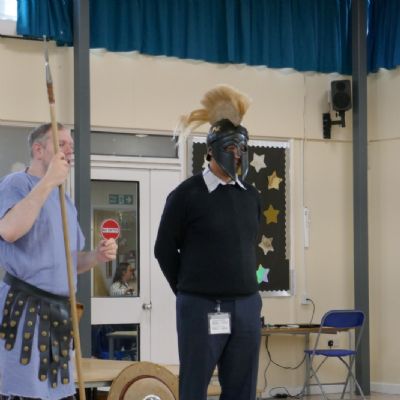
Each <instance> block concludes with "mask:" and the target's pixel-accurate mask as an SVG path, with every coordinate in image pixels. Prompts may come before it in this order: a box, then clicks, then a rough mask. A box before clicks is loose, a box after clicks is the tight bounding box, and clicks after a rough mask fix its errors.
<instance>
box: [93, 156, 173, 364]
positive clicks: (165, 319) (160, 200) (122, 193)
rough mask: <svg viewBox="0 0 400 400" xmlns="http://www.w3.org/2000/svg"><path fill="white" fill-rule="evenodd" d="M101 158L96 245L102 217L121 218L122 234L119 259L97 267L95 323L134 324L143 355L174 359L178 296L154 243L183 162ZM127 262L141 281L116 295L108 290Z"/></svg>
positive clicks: (96, 166)
mask: <svg viewBox="0 0 400 400" xmlns="http://www.w3.org/2000/svg"><path fill="white" fill-rule="evenodd" d="M98 158H99V160H97V161H96V159H94V160H93V158H92V167H91V180H92V187H91V192H92V196H91V197H92V198H91V200H92V201H91V203H92V235H91V237H92V245H93V246H95V244H96V241H98V240H99V239H100V229H99V225H100V224H101V221H102V220H103V219H107V218H112V219H116V220H118V222H119V224H120V226H121V236H120V238H119V239H118V242H119V253H118V256H117V260H116V261H114V262H112V263H107V264H105V265H101V266H98V267H96V269H95V270H94V271H92V301H91V307H92V315H91V322H92V325H97V326H101V325H115V324H129V326H133V325H135V326H137V327H138V329H137V335H138V341H137V343H138V345H139V350H140V351H139V356H140V360H142V361H144V360H149V361H153V362H159V363H166V364H175V363H177V362H178V352H177V339H176V327H175V296H174V295H173V293H172V291H171V290H170V289H169V287H168V284H167V283H166V280H165V278H164V276H163V275H162V273H161V271H160V269H159V267H158V264H157V261H156V260H155V258H154V256H153V248H154V241H155V236H156V233H157V229H158V223H159V220H160V216H161V213H162V210H163V207H164V204H165V199H166V196H167V195H168V193H169V192H170V191H171V190H172V189H173V188H174V187H175V186H176V185H177V184H178V183H179V179H180V169H179V165H173V166H171V165H166V168H165V169H164V167H163V166H162V165H160V164H159V163H158V164H156V165H151V163H147V164H146V163H145V162H144V163H143V162H140V163H137V162H129V161H126V162H123V163H122V162H120V161H119V162H116V158H110V159H107V158H105V157H98ZM124 262H128V263H130V264H131V265H132V266H133V268H134V271H135V275H136V278H137V280H136V281H135V282H133V283H132V282H129V285H130V287H131V288H133V293H130V295H126V296H122V295H121V296H118V297H112V296H110V294H111V293H110V292H108V289H109V288H110V285H111V283H112V279H113V275H114V274H115V272H116V269H117V267H118V265H119V264H121V263H124ZM131 294H133V295H131ZM127 326H128V325H127Z"/></svg>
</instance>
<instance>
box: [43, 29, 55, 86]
mask: <svg viewBox="0 0 400 400" xmlns="http://www.w3.org/2000/svg"><path fill="white" fill-rule="evenodd" d="M43 44H44V60H45V67H46V82H47V83H48V84H52V83H53V79H52V77H51V71H50V64H49V49H48V47H47V38H46V35H43Z"/></svg>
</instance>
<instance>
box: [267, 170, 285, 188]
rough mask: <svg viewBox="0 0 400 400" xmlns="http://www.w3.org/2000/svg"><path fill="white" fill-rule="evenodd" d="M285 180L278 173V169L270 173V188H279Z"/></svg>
mask: <svg viewBox="0 0 400 400" xmlns="http://www.w3.org/2000/svg"><path fill="white" fill-rule="evenodd" d="M282 181H283V179H282V178H279V176H278V175H276V171H274V172H273V173H272V175H268V189H276V190H279V184H280V183H281V182H282Z"/></svg>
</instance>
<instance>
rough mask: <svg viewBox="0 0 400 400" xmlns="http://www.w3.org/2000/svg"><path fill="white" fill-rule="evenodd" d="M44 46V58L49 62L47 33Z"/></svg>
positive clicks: (44, 37)
mask: <svg viewBox="0 0 400 400" xmlns="http://www.w3.org/2000/svg"><path fill="white" fill-rule="evenodd" d="M43 44H44V46H43V48H44V59H45V61H46V64H48V63H49V50H48V48H47V38H46V35H43Z"/></svg>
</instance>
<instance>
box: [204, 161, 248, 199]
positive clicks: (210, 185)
mask: <svg viewBox="0 0 400 400" xmlns="http://www.w3.org/2000/svg"><path fill="white" fill-rule="evenodd" d="M203 179H204V182H205V183H206V186H207V189H208V193H211V192H212V191H214V190H215V189H216V188H217V187H218V185H223V186H224V185H235V184H236V183H237V184H238V185H239V186H240V187H241V188H242V189H244V190H246V188H245V186H244V185H243V183H242V182H241V181H240V180H239V178H238V177H237V175H236V180H235V181H233V180H230V181H229V182H225V181H223V180H222V179H220V178H218V176H216V175H215V174H214V173H213V172H212V171H211V169H210V167H207V168H205V169H204V171H203Z"/></svg>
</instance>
